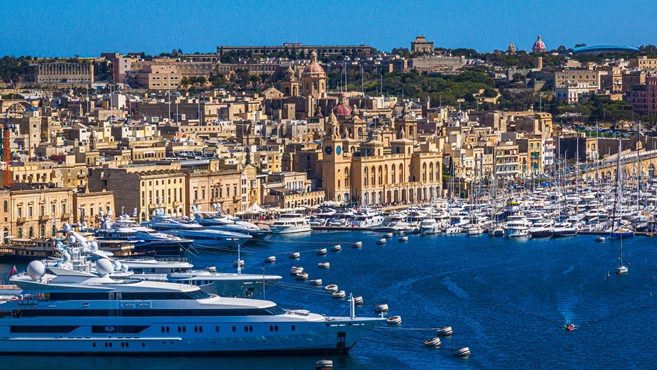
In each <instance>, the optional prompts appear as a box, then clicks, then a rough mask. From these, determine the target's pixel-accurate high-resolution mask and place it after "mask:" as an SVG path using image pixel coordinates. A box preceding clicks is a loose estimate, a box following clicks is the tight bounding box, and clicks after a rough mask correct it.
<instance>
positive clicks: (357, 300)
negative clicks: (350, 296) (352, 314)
mask: <svg viewBox="0 0 657 370" xmlns="http://www.w3.org/2000/svg"><path fill="white" fill-rule="evenodd" d="M363 303H365V301H363V297H360V296H359V297H354V304H355V305H356V306H362V305H363Z"/></svg>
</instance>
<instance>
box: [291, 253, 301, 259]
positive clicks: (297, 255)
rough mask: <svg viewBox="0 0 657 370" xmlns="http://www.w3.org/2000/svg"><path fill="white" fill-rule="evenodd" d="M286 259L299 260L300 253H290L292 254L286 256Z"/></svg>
mask: <svg viewBox="0 0 657 370" xmlns="http://www.w3.org/2000/svg"><path fill="white" fill-rule="evenodd" d="M288 257H290V259H299V258H301V253H299V252H292V253H290V254H289V255H288Z"/></svg>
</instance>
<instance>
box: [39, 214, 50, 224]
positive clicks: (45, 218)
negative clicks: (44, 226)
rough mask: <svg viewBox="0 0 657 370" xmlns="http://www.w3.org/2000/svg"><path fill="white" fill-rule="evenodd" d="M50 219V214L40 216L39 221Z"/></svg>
mask: <svg viewBox="0 0 657 370" xmlns="http://www.w3.org/2000/svg"><path fill="white" fill-rule="evenodd" d="M48 220H50V216H46V215H43V216H39V222H48Z"/></svg>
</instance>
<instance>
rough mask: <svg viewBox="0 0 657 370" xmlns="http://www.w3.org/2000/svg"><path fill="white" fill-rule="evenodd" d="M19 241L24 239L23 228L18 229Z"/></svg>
mask: <svg viewBox="0 0 657 370" xmlns="http://www.w3.org/2000/svg"><path fill="white" fill-rule="evenodd" d="M18 239H23V228H22V227H19V228H18Z"/></svg>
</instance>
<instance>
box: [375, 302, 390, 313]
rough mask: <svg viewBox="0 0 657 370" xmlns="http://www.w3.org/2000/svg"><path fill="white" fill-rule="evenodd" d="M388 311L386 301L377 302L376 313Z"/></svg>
mask: <svg viewBox="0 0 657 370" xmlns="http://www.w3.org/2000/svg"><path fill="white" fill-rule="evenodd" d="M386 312H388V305H387V304H385V303H382V304H377V305H376V306H374V313H386Z"/></svg>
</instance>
